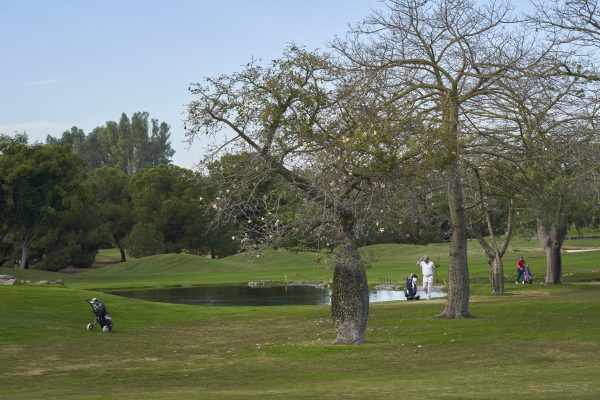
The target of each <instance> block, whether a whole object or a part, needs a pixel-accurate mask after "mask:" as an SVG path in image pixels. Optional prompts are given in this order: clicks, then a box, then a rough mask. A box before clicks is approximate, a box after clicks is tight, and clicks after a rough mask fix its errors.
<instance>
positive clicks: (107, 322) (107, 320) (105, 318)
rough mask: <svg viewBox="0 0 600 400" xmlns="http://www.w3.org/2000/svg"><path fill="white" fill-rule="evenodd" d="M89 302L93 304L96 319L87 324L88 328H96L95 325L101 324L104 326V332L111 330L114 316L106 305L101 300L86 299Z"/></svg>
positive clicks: (89, 329) (101, 326)
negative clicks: (112, 316) (111, 315)
mask: <svg viewBox="0 0 600 400" xmlns="http://www.w3.org/2000/svg"><path fill="white" fill-rule="evenodd" d="M86 301H87V302H88V303H90V305H91V306H92V312H93V313H94V317H95V318H94V321H92V322H90V323H89V324H87V330H88V331H91V330H93V329H94V326H96V325H99V326H100V328H102V332H110V331H112V328H113V322H112V318H111V317H110V314H109V313H108V311H106V306H105V305H104V303H102V302H101V301H100V300H98V299H96V298H95V297H94V298H93V299H86Z"/></svg>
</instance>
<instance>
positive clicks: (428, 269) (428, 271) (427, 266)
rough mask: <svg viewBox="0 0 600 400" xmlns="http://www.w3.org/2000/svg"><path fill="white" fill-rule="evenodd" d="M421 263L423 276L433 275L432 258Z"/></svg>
mask: <svg viewBox="0 0 600 400" xmlns="http://www.w3.org/2000/svg"><path fill="white" fill-rule="evenodd" d="M419 265H420V266H421V270H422V271H423V276H429V275H433V262H432V261H431V260H430V261H429V262H425V261H421V262H420V263H419Z"/></svg>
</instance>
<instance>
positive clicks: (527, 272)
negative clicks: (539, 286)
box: [523, 264, 533, 284]
mask: <svg viewBox="0 0 600 400" xmlns="http://www.w3.org/2000/svg"><path fill="white" fill-rule="evenodd" d="M523 283H529V284H532V283H533V274H532V273H531V269H529V265H527V264H525V268H524V270H523Z"/></svg>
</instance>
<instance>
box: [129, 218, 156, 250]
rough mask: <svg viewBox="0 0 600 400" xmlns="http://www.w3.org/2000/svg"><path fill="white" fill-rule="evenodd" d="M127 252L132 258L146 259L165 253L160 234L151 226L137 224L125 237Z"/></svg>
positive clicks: (142, 223) (141, 223)
mask: <svg viewBox="0 0 600 400" xmlns="http://www.w3.org/2000/svg"><path fill="white" fill-rule="evenodd" d="M126 243H127V250H128V251H129V253H130V254H131V255H132V256H133V257H147V256H153V255H155V254H162V253H164V252H165V249H166V247H165V242H164V238H163V235H162V233H160V232H159V231H158V229H156V227H155V226H154V225H152V224H149V223H145V222H138V223H137V224H135V225H134V226H133V229H132V230H131V233H130V234H129V236H128V237H127V240H126Z"/></svg>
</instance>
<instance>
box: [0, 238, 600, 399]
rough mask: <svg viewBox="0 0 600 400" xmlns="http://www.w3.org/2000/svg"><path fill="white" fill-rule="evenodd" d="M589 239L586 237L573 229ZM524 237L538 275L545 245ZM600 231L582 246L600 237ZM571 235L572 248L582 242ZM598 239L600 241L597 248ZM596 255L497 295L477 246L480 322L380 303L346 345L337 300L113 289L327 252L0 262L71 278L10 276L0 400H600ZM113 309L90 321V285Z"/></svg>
mask: <svg viewBox="0 0 600 400" xmlns="http://www.w3.org/2000/svg"><path fill="white" fill-rule="evenodd" d="M573 242H579V241H573ZM533 244H534V243H533V242H528V241H525V240H522V241H521V242H517V244H515V248H514V249H512V250H511V253H510V254H509V255H507V258H506V259H505V263H506V265H505V268H506V274H507V276H508V275H510V274H511V273H512V274H514V271H512V270H513V267H512V265H513V263H514V260H515V259H516V257H517V256H518V255H519V254H525V256H526V257H527V258H528V259H529V261H530V263H531V264H532V265H533V266H534V273H535V274H536V279H537V281H538V282H539V281H540V280H541V279H542V277H543V271H544V267H543V263H542V260H543V254H542V253H541V250H539V248H537V247H535V246H534V245H533ZM599 244H600V241H596V243H593V242H592V243H589V244H582V245H581V246H579V245H577V246H579V247H580V248H583V247H589V248H594V247H595V246H596V245H599ZM577 246H575V245H574V247H577ZM598 247H600V246H598ZM363 252H364V256H365V258H367V259H368V260H369V264H370V266H369V269H368V271H367V273H368V275H369V281H370V283H371V284H376V283H378V282H379V281H381V280H382V279H398V280H401V279H402V280H403V279H404V277H405V276H406V275H407V274H408V273H409V272H410V271H413V270H415V267H414V263H415V262H416V260H417V259H418V258H419V257H420V256H421V255H422V254H424V253H427V254H428V255H430V257H432V259H433V260H434V261H436V260H438V259H439V261H438V262H439V263H440V266H441V270H440V274H439V278H440V279H442V280H443V279H444V274H445V271H447V262H446V261H445V260H446V259H447V257H446V256H445V254H447V252H448V249H447V245H442V244H440V245H430V246H401V245H378V246H370V247H368V248H365V249H363ZM599 256H600V252H595V251H593V252H582V253H565V257H564V260H563V261H564V268H565V274H566V277H567V280H570V282H571V283H570V284H567V285H558V286H540V285H533V286H516V285H514V283H513V284H511V283H510V281H507V282H506V287H507V291H506V294H505V295H503V296H491V295H489V288H488V285H487V283H486V282H484V279H485V278H486V277H487V270H486V268H487V265H486V263H485V259H484V258H483V256H482V255H481V252H480V251H479V249H478V248H477V247H476V246H474V245H472V246H471V250H470V253H469V266H470V271H471V281H472V285H471V293H472V296H471V303H470V311H471V314H472V315H473V316H474V318H471V319H465V320H452V321H446V320H437V319H435V318H433V317H434V316H435V315H436V314H437V313H439V312H441V311H442V310H443V308H444V301H445V300H443V299H439V300H432V301H419V302H389V303H375V304H372V305H371V311H370V317H369V324H368V330H367V341H368V342H367V344H365V345H362V346H335V345H332V344H331V342H332V340H333V339H334V337H335V333H334V327H333V324H332V321H331V318H330V309H329V307H328V306H287V307H203V306H187V305H176V304H162V303H151V302H146V301H141V300H135V299H128V298H122V297H117V296H112V295H107V294H104V293H102V292H101V289H104V288H113V287H140V286H151V285H165V286H166V285H180V284H209V283H238V282H247V281H248V280H254V279H265V280H283V279H284V276H286V275H287V279H289V280H295V279H322V280H328V279H330V277H331V269H330V260H329V258H328V257H327V255H319V254H302V253H298V254H296V253H289V252H285V251H274V252H269V253H267V254H265V255H264V256H263V257H261V258H259V259H257V260H254V262H252V263H248V259H247V258H246V257H244V256H236V257H229V258H226V259H222V260H210V259H206V258H200V257H193V256H187V255H164V256H156V257H150V258H145V259H138V260H133V261H130V262H128V263H126V264H118V265H115V266H111V267H106V268H102V269H96V270H93V271H89V272H85V273H79V274H59V273H48V272H43V271H35V270H29V271H15V270H12V269H0V274H4V273H8V274H13V275H18V276H19V277H21V278H24V279H32V280H35V279H57V278H60V279H64V280H65V282H66V284H65V286H64V287H44V286H26V285H23V286H2V287H0V399H11V400H12V399H14V400H19V399H23V400H25V399H26V400H35V399H106V398H113V399H321V398H329V399H341V398H344V399H404V398H411V399H413V398H414V399H420V398H431V399H503V398H511V399H564V398H569V399H598V398H600V385H598V381H599V380H598V376H600V340H599V339H600V323H599V322H598V321H600V284H599V283H597V281H598V280H600V268H599V263H600V262H599V259H600V257H599ZM92 296H96V297H100V298H101V299H102V300H103V301H105V302H106V304H107V306H108V309H109V311H110V313H111V315H112V316H113V319H114V321H115V329H114V331H113V332H112V333H110V334H105V333H102V332H99V331H93V332H87V331H86V330H85V325H86V324H87V323H88V322H89V321H90V320H91V319H92V313H91V308H90V306H89V305H87V304H86V303H85V302H84V299H85V298H86V297H92Z"/></svg>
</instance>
